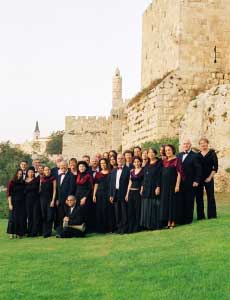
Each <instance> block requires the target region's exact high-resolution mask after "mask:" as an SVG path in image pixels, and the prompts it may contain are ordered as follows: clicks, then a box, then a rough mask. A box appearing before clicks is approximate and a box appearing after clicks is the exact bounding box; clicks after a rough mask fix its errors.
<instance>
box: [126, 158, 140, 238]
mask: <svg viewBox="0 0 230 300" xmlns="http://www.w3.org/2000/svg"><path fill="white" fill-rule="evenodd" d="M141 163H142V159H141V158H140V157H139V156H135V157H134V158H133V166H134V168H133V169H132V170H131V171H130V179H129V185H128V190H127V194H126V197H125V200H126V202H128V233H133V232H137V231H139V230H140V213H141V187H142V184H143V178H144V171H143V169H142V167H141Z"/></svg>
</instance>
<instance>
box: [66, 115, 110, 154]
mask: <svg viewBox="0 0 230 300" xmlns="http://www.w3.org/2000/svg"><path fill="white" fill-rule="evenodd" d="M109 149H111V119H110V118H109V119H107V118H106V117H66V118H65V134H64V136H63V156H64V157H65V158H67V159H69V158H71V157H76V158H77V159H81V157H82V156H83V155H84V154H88V155H90V156H92V155H95V154H96V153H97V152H101V153H103V152H104V151H108V150H109Z"/></svg>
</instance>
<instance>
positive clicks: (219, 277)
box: [0, 195, 230, 300]
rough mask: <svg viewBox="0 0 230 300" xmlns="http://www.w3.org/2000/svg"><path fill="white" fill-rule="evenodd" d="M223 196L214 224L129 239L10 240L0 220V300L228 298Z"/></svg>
mask: <svg viewBox="0 0 230 300" xmlns="http://www.w3.org/2000/svg"><path fill="white" fill-rule="evenodd" d="M219 197H220V196H219ZM229 197H230V196H229V195H226V196H225V198H226V199H225V200H224V197H223V196H221V200H220V201H218V212H219V216H220V217H219V218H218V219H217V220H211V221H208V220H206V221H200V222H194V224H192V225H188V226H183V227H178V228H176V229H175V230H172V231H170V230H164V231H158V232H142V233H138V234H133V235H123V236H117V235H106V236H103V235H97V236H96V235H91V236H89V237H87V238H84V239H72V240H60V239H55V238H50V239H42V238H36V239H31V238H27V239H22V240H8V238H7V236H6V235H5V227H6V220H1V222H0V257H1V263H0V274H1V285H0V299H4V300H11V299H12V300H17V299H23V300H32V299H36V300H37V299H39V300H45V299H47V300H48V299H49V300H53V299H55V300H59V299H63V300H65V299H68V300H81V299H84V300H87V299H100V300H102V299H119V300H123V299H139V300H140V299H144V300H146V299H158V300H161V299H162V300H163V299H170V300H174V299H175V300H178V299H189V300H193V299H194V300H195V299H196V300H201V299H208V300H217V299H218V300H220V299H221V300H225V299H226V300H229V299H230V298H229V297H230V296H229V295H230V285H229V284H228V283H229V278H230V259H229V257H230V247H229V245H230V243H229V242H230V233H229V221H230V201H229Z"/></svg>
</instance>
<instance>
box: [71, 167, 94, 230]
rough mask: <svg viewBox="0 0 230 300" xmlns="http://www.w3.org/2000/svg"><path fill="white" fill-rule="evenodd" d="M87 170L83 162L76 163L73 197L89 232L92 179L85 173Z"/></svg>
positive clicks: (90, 225) (91, 221)
mask: <svg viewBox="0 0 230 300" xmlns="http://www.w3.org/2000/svg"><path fill="white" fill-rule="evenodd" d="M87 169H88V165H87V163H86V162H85V161H79V162H78V164H77V179H76V193H75V197H76V200H77V205H79V206H80V207H81V215H82V216H84V219H85V221H86V223H87V226H88V227H89V230H90V231H92V230H93V228H92V227H93V220H92V218H93V216H92V196H93V177H92V175H91V174H90V173H89V172H87Z"/></svg>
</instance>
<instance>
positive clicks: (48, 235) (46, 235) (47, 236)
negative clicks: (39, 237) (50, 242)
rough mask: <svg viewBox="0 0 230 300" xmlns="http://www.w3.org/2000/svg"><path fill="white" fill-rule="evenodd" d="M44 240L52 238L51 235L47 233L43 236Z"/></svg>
mask: <svg viewBox="0 0 230 300" xmlns="http://www.w3.org/2000/svg"><path fill="white" fill-rule="evenodd" d="M43 237H44V239H46V238H49V237H51V234H49V233H47V234H44V235H43Z"/></svg>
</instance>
